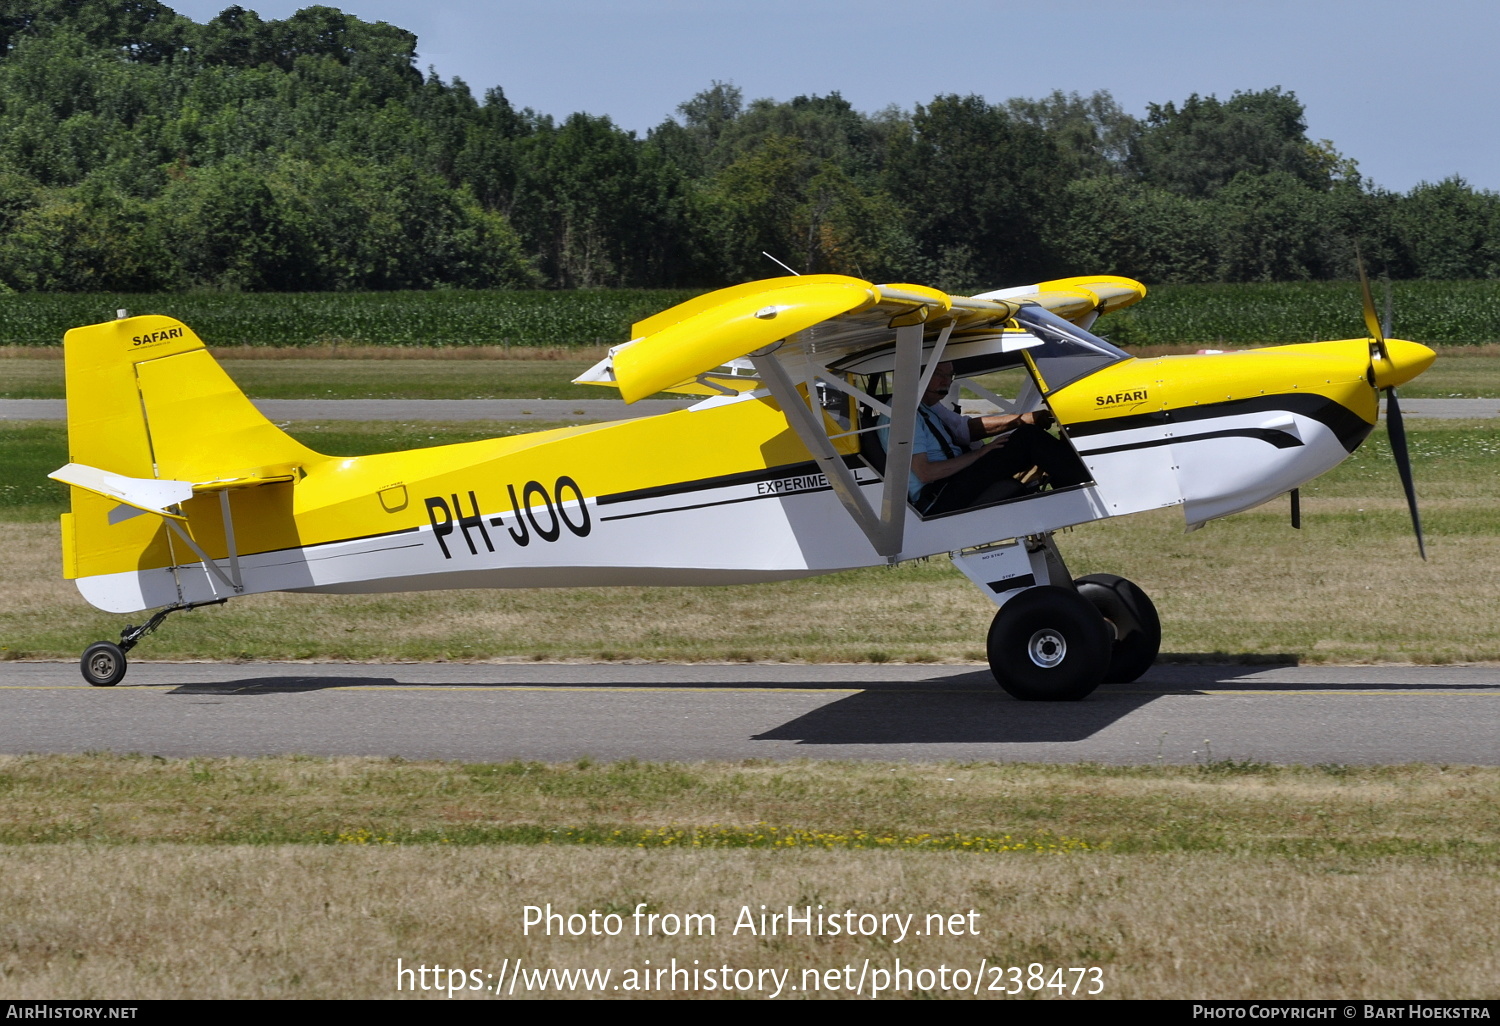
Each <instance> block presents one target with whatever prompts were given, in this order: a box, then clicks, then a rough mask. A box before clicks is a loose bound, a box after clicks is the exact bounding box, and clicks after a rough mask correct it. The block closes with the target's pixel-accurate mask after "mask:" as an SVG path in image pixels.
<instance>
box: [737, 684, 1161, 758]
mask: <svg viewBox="0 0 1500 1026" xmlns="http://www.w3.org/2000/svg"><path fill="white" fill-rule="evenodd" d="M1160 697H1161V696H1160V695H1159V694H1132V695H1111V694H1110V693H1109V692H1108V691H1107V690H1104V689H1101V690H1100V691H1097V692H1095V693H1094V694H1093V695H1091V696H1090V697H1089V698H1087V699H1085V700H1083V701H1082V702H1018V701H1016V700H1015V699H1014V698H1011V697H1010V696H1009V695H1007V694H1005V693H1004V692H1003V691H1001V690H1000V689H999V688H998V687H994V686H993V685H991V690H988V691H983V690H979V689H974V690H966V691H956V690H947V689H944V688H941V687H937V688H933V689H932V690H931V691H928V692H926V693H923V692H922V691H919V690H917V689H916V688H912V689H910V690H906V691H901V692H891V691H862V692H860V693H859V694H857V695H850V696H849V697H847V698H843V699H840V700H838V701H836V702H830V703H829V704H827V705H825V706H821V707H819V708H817V709H814V710H812V711H811V712H808V713H804V714H802V715H801V716H798V717H796V718H795V719H792V720H788V721H787V722H786V723H783V724H782V725H781V726H779V727H776V728H774V729H772V730H768V731H766V732H765V733H762V734H756V735H753V737H752V738H751V740H754V741H795V742H797V743H798V744H804V745H894V744H943V743H945V742H946V743H952V744H974V743H1005V742H1011V743H1024V742H1028V741H1030V742H1042V741H1081V740H1083V739H1084V738H1088V737H1092V736H1093V735H1094V734H1097V733H1098V732H1099V731H1101V730H1103V729H1104V728H1105V727H1108V726H1110V725H1111V724H1113V723H1115V722H1117V721H1119V720H1121V719H1123V718H1125V717H1126V716H1129V715H1130V714H1131V713H1133V712H1135V711H1136V710H1137V709H1140V708H1142V707H1143V706H1146V705H1148V704H1150V703H1151V702H1154V701H1155V700H1156V699H1158V698H1160Z"/></svg>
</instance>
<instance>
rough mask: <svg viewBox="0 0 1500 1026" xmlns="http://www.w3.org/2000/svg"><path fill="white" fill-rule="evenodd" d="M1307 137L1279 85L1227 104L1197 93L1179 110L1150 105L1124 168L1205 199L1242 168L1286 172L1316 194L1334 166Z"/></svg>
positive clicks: (1296, 106) (1293, 102)
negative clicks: (1315, 191)
mask: <svg viewBox="0 0 1500 1026" xmlns="http://www.w3.org/2000/svg"><path fill="white" fill-rule="evenodd" d="M1323 156H1324V155H1321V154H1320V153H1319V152H1318V150H1317V147H1316V146H1315V145H1314V144H1312V143H1311V142H1309V140H1308V138H1307V123H1306V121H1305V120H1304V119H1303V108H1302V104H1301V102H1300V101H1299V100H1298V99H1297V96H1296V94H1295V93H1292V92H1290V91H1288V92H1282V90H1281V87H1280V86H1277V87H1274V88H1271V89H1265V90H1262V91H1260V92H1254V93H1250V92H1237V93H1235V94H1234V96H1233V97H1231V98H1230V99H1229V100H1227V101H1223V102H1221V101H1220V100H1219V99H1218V98H1217V97H1214V96H1207V97H1199V96H1198V94H1196V93H1194V94H1193V95H1192V96H1189V97H1188V98H1187V100H1186V101H1185V102H1184V103H1183V104H1182V106H1181V107H1178V106H1177V105H1176V104H1174V103H1166V104H1155V103H1153V104H1150V105H1149V106H1148V107H1147V115H1146V124H1145V127H1144V128H1143V129H1142V131H1141V132H1140V133H1139V134H1138V135H1137V136H1136V137H1135V139H1134V141H1133V145H1132V146H1131V149H1130V155H1129V158H1128V159H1127V161H1126V166H1127V168H1128V169H1129V171H1130V172H1131V174H1132V175H1133V177H1135V178H1136V179H1137V180H1138V181H1141V182H1144V183H1145V184H1147V185H1155V186H1160V187H1162V188H1166V189H1171V190H1173V191H1174V192H1180V193H1182V194H1183V195H1185V196H1192V197H1195V198H1206V197H1209V196H1212V195H1213V194H1214V193H1216V192H1218V191H1219V190H1220V189H1222V188H1224V187H1225V186H1226V185H1228V184H1229V183H1230V182H1231V181H1233V180H1234V178H1235V176H1236V175H1238V174H1240V173H1241V172H1243V171H1249V172H1252V173H1257V174H1266V173H1269V172H1272V171H1281V172H1284V173H1286V174H1289V175H1291V176H1292V177H1293V178H1295V179H1297V180H1298V181H1299V182H1301V183H1302V184H1304V185H1305V186H1307V187H1308V188H1314V189H1326V188H1328V186H1329V184H1330V178H1329V170H1330V169H1329V166H1328V164H1327V161H1326V160H1325V159H1323Z"/></svg>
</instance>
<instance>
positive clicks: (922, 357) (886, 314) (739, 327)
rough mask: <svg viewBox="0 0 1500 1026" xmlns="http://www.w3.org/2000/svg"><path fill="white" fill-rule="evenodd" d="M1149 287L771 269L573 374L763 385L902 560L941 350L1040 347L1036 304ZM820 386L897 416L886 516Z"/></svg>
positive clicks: (1062, 310)
mask: <svg viewBox="0 0 1500 1026" xmlns="http://www.w3.org/2000/svg"><path fill="white" fill-rule="evenodd" d="M1145 294H1146V289H1145V286H1143V285H1141V284H1140V283H1139V282H1136V281H1132V280H1131V279H1129V278H1113V277H1080V278H1065V279H1060V280H1056V281H1048V282H1042V283H1040V284H1037V285H1029V286H1021V287H1019V288H1010V289H1002V290H998V291H995V292H988V293H984V294H982V295H979V296H953V295H949V294H948V293H946V292H942V291H939V290H938V289H933V288H928V287H926V286H922V285H910V284H895V285H876V284H874V283H872V282H868V281H864V280H862V279H859V278H850V277H845V276H843V275H835V274H820V275H800V276H796V277H786V278H771V279H767V280H765V281H758V282H750V283H748V284H744V285H736V286H733V287H731V288H727V289H721V290H719V291H717V292H711V293H708V294H706V295H703V296H699V297H697V298H696V299H691V300H689V301H688V302H686V303H681V304H679V305H677V306H675V307H672V308H671V309H669V310H665V311H663V312H662V313H659V314H656V315H655V316H653V317H649V318H647V319H646V320H644V321H640V322H638V323H637V324H635V325H634V326H633V330H632V335H633V336H634V337H633V338H632V340H631V341H629V342H627V343H625V344H624V345H620V346H616V347H615V348H613V349H611V350H610V352H609V355H608V356H607V357H606V358H605V359H604V360H602V361H600V362H599V363H598V364H596V365H595V366H593V367H591V368H590V369H589V370H588V371H586V372H585V373H584V374H582V375H581V376H579V377H578V378H576V379H575V380H576V381H577V382H578V383H580V384H598V385H613V386H615V387H617V388H618V389H619V390H620V394H621V397H622V398H624V400H625V401H626V402H635V401H636V400H638V399H643V398H645V397H647V396H649V395H653V394H655V393H657V392H661V391H672V392H688V393H690V394H698V395H710V396H713V395H720V396H724V397H725V399H726V401H727V400H728V398H729V397H732V396H736V395H739V394H742V393H746V392H751V393H754V392H756V391H757V390H762V391H760V396H765V395H769V396H770V397H771V398H773V399H774V400H775V402H776V403H777V405H778V406H779V407H780V408H781V410H782V411H783V412H784V413H785V414H786V417H787V421H788V422H789V423H790V425H791V426H792V428H793V429H794V430H795V431H796V432H797V435H798V437H799V438H800V439H801V440H802V442H803V444H804V445H806V446H807V449H808V451H809V452H810V453H811V454H812V455H813V457H814V458H815V459H816V460H817V462H818V464H819V467H820V469H821V470H822V471H823V473H824V474H826V475H827V477H828V480H829V483H830V484H831V485H832V487H833V489H834V491H835V492H836V493H837V495H838V496H839V499H840V500H841V502H842V503H843V505H844V507H845V509H846V510H848V512H849V514H850V516H851V517H853V519H854V521H855V523H856V524H858V525H859V527H860V528H861V530H863V531H864V532H865V534H866V535H867V536H868V537H869V539H870V542H871V544H872V545H874V546H875V548H876V550H877V551H879V552H880V553H881V554H882V555H885V556H887V557H889V558H894V557H895V555H896V553H898V552H899V551H900V550H901V542H902V536H903V528H904V523H905V514H906V506H907V504H906V495H905V485H904V482H905V481H906V480H907V475H908V473H909V472H910V468H911V456H912V436H913V433H914V430H915V423H916V416H917V412H916V411H917V405H918V401H919V399H920V397H921V396H922V394H923V392H925V391H926V389H927V384H928V381H929V380H930V378H931V375H932V371H933V369H934V368H935V367H936V366H937V364H938V363H940V362H942V360H943V359H944V358H945V357H944V354H945V353H948V354H950V356H949V357H948V358H952V357H953V356H958V355H963V356H977V355H981V354H983V353H1006V352H1011V351H1014V350H1016V349H1024V348H1027V347H1030V346H1033V345H1039V344H1040V341H1039V340H1038V339H1037V338H1035V337H1034V336H1032V335H1031V334H1029V333H1028V332H1026V331H1018V330H1015V329H1016V328H1017V327H1018V325H1017V324H1016V322H1015V320H1014V319H1015V318H1016V316H1017V315H1018V314H1019V313H1021V311H1022V310H1023V309H1024V308H1026V307H1032V308H1039V309H1042V310H1046V311H1048V312H1049V313H1051V314H1055V315H1056V316H1058V317H1061V318H1063V319H1065V320H1067V321H1070V322H1072V323H1075V324H1078V325H1081V326H1084V327H1087V326H1088V325H1090V324H1092V323H1093V321H1094V319H1095V318H1096V317H1098V316H1099V315H1100V314H1101V313H1107V312H1110V311H1112V310H1117V309H1120V308H1122V307H1125V306H1129V305H1130V304H1131V303H1134V302H1136V301H1138V300H1140V299H1141V298H1142V297H1144V296H1145ZM1007 325H1009V326H1010V327H1011V328H1012V331H1011V332H1009V333H1007V332H1006V331H1005V329H1006V327H1007ZM856 366H857V367H858V368H859V370H860V372H861V373H869V372H871V371H879V372H883V373H885V374H887V376H888V380H889V382H890V388H891V393H890V397H889V399H888V400H885V399H882V398H877V397H875V396H871V395H868V394H866V393H865V392H862V391H860V390H859V389H858V388H857V387H855V386H854V385H853V384H851V383H850V381H849V380H848V375H847V374H846V373H844V372H845V371H847V370H849V369H850V368H852V367H856ZM820 386H821V387H823V388H825V389H826V388H831V389H834V390H836V391H839V392H843V393H846V394H848V395H852V396H853V397H854V398H855V399H857V400H858V401H859V402H861V403H864V404H865V405H867V406H868V407H870V408H871V409H874V410H877V411H879V412H880V413H881V414H882V415H883V416H885V417H886V418H888V424H886V425H885V426H884V430H885V432H886V470H885V475H884V478H885V481H886V482H887V486H886V487H885V488H883V489H882V492H883V495H882V499H881V510H880V512H879V513H878V514H877V513H876V512H875V510H873V509H872V508H871V507H870V505H869V503H868V502H867V500H866V499H865V497H864V495H863V494H862V492H861V490H860V488H859V486H858V484H857V483H856V481H855V478H854V475H853V474H852V473H851V472H850V471H849V468H848V466H847V465H846V463H845V461H844V457H843V454H842V453H841V452H839V451H838V450H837V448H836V447H835V445H834V444H833V443H834V441H836V440H837V439H839V438H841V437H847V436H848V435H852V434H857V433H859V432H858V431H857V430H856V431H849V432H843V433H842V434H841V433H839V432H838V431H837V430H836V429H835V428H834V426H833V425H831V424H830V423H829V422H828V421H827V418H826V417H825V416H824V414H823V412H822V411H821V409H820V408H819V407H818V405H817V404H816V402H815V400H814V397H815V396H816V395H817V392H818V389H819V387H820ZM864 430H871V429H868V428H867V429H864ZM892 482H894V484H893V483H892Z"/></svg>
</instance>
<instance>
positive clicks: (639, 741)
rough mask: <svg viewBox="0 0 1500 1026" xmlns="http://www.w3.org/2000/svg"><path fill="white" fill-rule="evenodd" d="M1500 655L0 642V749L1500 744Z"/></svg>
mask: <svg viewBox="0 0 1500 1026" xmlns="http://www.w3.org/2000/svg"><path fill="white" fill-rule="evenodd" d="M1497 714H1500V666H1446V667H1409V666H1343V667H1340V666H1305V667H1294V666H1277V667H1254V666H1177V665H1167V666H1159V667H1156V668H1154V669H1153V670H1151V671H1150V672H1149V673H1148V674H1147V675H1146V676H1145V678H1143V679H1142V680H1141V681H1138V682H1136V683H1134V684H1130V685H1114V686H1108V687H1104V688H1101V689H1099V691H1097V692H1095V694H1094V695H1093V696H1092V697H1090V698H1089V699H1088V700H1086V701H1083V702H1073V703H1024V702H1017V701H1015V700H1013V699H1011V698H1010V697H1009V696H1007V695H1006V694H1005V693H1004V692H1002V691H1000V690H999V688H998V687H996V686H995V684H994V682H993V680H992V679H991V678H990V675H989V673H988V671H987V670H986V669H984V668H982V667H979V666H932V665H925V666H923V665H899V666H892V665H868V666H861V665H847V664H844V665H791V664H750V665H744V664H736V665H717V664H693V665H663V664H615V663H609V664H542V663H489V664H456V663H421V664H411V663H406V664H363V663H360V664H348V663H345V664H328V663H321V664H297V663H244V664H232V663H149V662H140V663H133V664H132V665H131V669H130V674H129V676H128V677H127V678H126V680H125V682H124V683H122V684H121V685H120V686H118V687H115V688H109V689H105V688H90V687H88V686H87V685H85V684H84V683H83V680H82V678H81V677H80V676H79V673H78V669H77V666H76V665H75V664H72V663H20V662H9V663H0V752H5V753H13V754H17V753H25V752H86V751H114V752H139V753H144V754H150V755H162V756H215V755H247V756H253V755H272V754H293V753H299V754H308V755H369V756H402V757H404V758H408V759H449V760H461V761H468V762H472V761H483V762H494V761H508V760H512V759H523V760H532V759H535V760H541V761H546V762H561V761H571V760H574V759H578V758H582V757H584V756H588V757H591V758H594V759H598V760H617V759H627V758H636V759H650V760H680V761H686V760H698V759H733V760H738V759H748V758H770V759H778V760H791V759H804V758H812V759H861V760H891V761H931V760H954V761H965V762H967V761H990V760H993V761H1028V762H1079V761H1095V762H1104V763H1115V764H1126V763H1153V762H1164V763H1196V762H1207V761H1212V760H1222V759H1234V760H1254V761H1260V762H1271V763H1302V764H1310V765H1316V764H1327V763H1344V764H1379V763H1404V762H1433V763H1448V764H1481V765H1497V764H1500V736H1497V732H1496V730H1495V727H1494V724H1495V719H1496V716H1497Z"/></svg>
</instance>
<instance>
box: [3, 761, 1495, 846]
mask: <svg viewBox="0 0 1500 1026" xmlns="http://www.w3.org/2000/svg"><path fill="white" fill-rule="evenodd" d="M1497 798H1500V769H1494V768H1476V767H1468V768H1453V767H1395V768H1389V767H1366V768H1359V767H1347V766H1325V767H1316V768H1311V769H1307V768H1276V767H1272V766H1267V765H1264V764H1259V763H1251V762H1237V761H1225V760H1218V761H1205V762H1203V763H1201V764H1199V765H1195V766H1182V767H1172V766H1142V767H1109V766H1085V767H1067V766H1027V765H1004V766H999V765H994V764H974V765H962V766H959V765H903V766H900V767H892V766H889V765H882V764H878V763H832V762H803V763H792V764H787V763H776V762H752V763H734V764H724V763H698V764H693V765H677V764H649V763H636V762H624V763H612V764H604V765H600V764H594V763H591V762H589V761H588V760H583V761H581V762H580V763H578V764H577V765H571V766H547V765H543V764H540V763H506V764H496V765H463V764H456V763H409V762H404V761H400V760H386V759H354V758H344V759H294V758H267V759H234V758H224V759H193V760H173V759H163V758H161V757H157V756H153V757H145V756H113V755H102V754H95V755H78V756H0V844H22V843H58V842H89V843H94V844H107V845H124V846H136V845H141V844H152V843H157V842H173V843H196V844H244V843H258V844H281V843H311V844H327V843H332V842H333V841H335V840H336V839H337V838H338V837H339V836H340V835H353V834H358V833H360V832H363V833H364V834H365V835H368V837H371V838H382V839H388V840H391V841H394V842H398V843H402V844H438V843H441V844H451V845H457V846H465V845H476V844H477V845H486V846H487V845H493V844H496V843H534V842H537V841H542V840H547V841H549V842H555V843H556V844H559V845H561V844H563V843H565V842H566V843H577V842H579V841H580V840H588V839H589V838H593V840H594V843H600V844H611V845H624V846H626V847H631V848H634V847H635V846H636V845H637V844H640V843H646V844H648V845H649V844H659V843H661V842H659V841H653V840H651V839H650V838H648V837H645V836H644V835H643V832H645V831H654V830H659V829H660V828H663V827H669V826H677V827H685V828H693V827H697V828H709V827H713V826H714V825H718V826H721V827H725V828H734V829H735V830H741V831H742V830H743V829H744V828H751V827H755V825H756V824H762V823H764V824H767V825H768V826H770V827H776V828H777V829H778V830H779V831H789V830H790V831H818V832H821V833H822V834H826V835H828V836H827V837H825V838H823V839H822V840H819V839H816V838H811V837H806V836H803V837H802V839H801V840H799V841H798V842H797V843H796V844H795V845H793V846H794V847H807V846H820V845H831V846H833V847H847V846H848V842H847V841H846V840H842V839H841V838H847V837H848V836H849V835H851V834H852V833H853V832H855V831H864V832H866V833H867V834H873V835H878V836H900V837H908V836H918V835H922V834H927V835H932V836H939V835H946V834H951V833H952V832H954V831H960V832H962V833H964V834H966V835H970V836H973V837H995V838H999V837H1007V836H1008V837H1010V838H1012V839H1013V840H1014V841H1016V842H1017V843H1019V842H1021V841H1040V840H1044V839H1045V838H1053V839H1057V838H1063V839H1073V840H1075V841H1078V842H1081V843H1082V844H1083V845H1087V846H1088V847H1089V848H1090V849H1092V850H1108V851H1111V852H1114V853H1126V854H1137V853H1150V854H1171V853H1183V852H1189V853H1192V852H1200V853H1201V852H1207V853H1219V854H1226V853H1234V854H1236V855H1241V856H1245V857H1253V858H1282V857H1303V858H1319V859H1327V858H1340V859H1345V860H1355V861H1359V862H1364V861H1369V860H1371V859H1376V860H1378V859H1381V858H1386V857H1390V856H1417V855H1419V856H1427V857H1439V856H1442V857H1462V858H1471V859H1478V860H1488V861H1491V862H1493V861H1494V858H1495V855H1496V854H1497V853H1500V803H1497V801H1496V799H1497ZM615 830H620V831H623V833H622V834H621V835H620V836H616V835H615V834H614V833H613V831H615ZM570 831H571V833H569V832H570ZM560 832H561V833H560ZM759 843H760V842H752V841H751V840H750V839H749V837H748V835H744V836H742V835H741V834H733V835H728V834H726V835H723V836H721V837H719V838H718V839H717V840H715V839H714V838H713V837H710V836H707V835H704V836H703V837H702V838H701V840H700V844H702V845H705V846H709V847H724V846H729V847H736V846H739V847H743V846H746V845H748V846H751V847H754V846H756V845H757V844H759ZM1031 847H1035V845H1032V846H1031ZM1069 847H1073V848H1078V847H1080V845H1078V844H1074V845H1071V846H1069Z"/></svg>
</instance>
